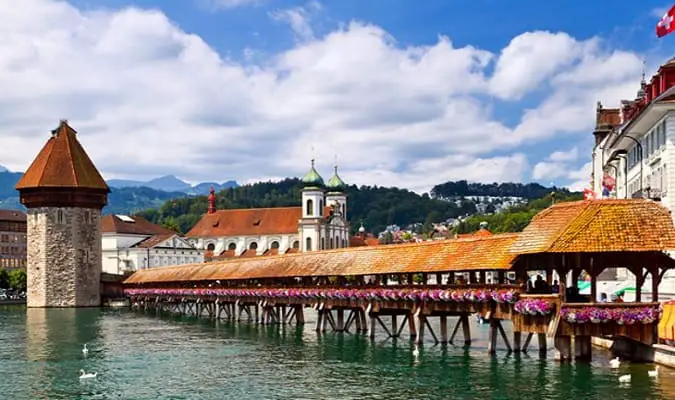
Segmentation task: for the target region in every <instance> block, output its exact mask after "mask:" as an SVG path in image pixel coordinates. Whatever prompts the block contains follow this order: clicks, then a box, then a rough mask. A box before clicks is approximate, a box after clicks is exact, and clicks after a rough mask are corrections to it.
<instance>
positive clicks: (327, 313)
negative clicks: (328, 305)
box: [321, 308, 333, 332]
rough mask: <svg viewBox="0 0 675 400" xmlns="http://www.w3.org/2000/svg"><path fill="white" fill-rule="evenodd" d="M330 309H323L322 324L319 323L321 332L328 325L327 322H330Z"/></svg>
mask: <svg viewBox="0 0 675 400" xmlns="http://www.w3.org/2000/svg"><path fill="white" fill-rule="evenodd" d="M331 314H332V313H331V311H330V310H327V309H325V308H324V309H323V324H322V325H321V332H326V328H327V327H328V323H329V322H331V321H330V320H331V319H332V317H333V315H331Z"/></svg>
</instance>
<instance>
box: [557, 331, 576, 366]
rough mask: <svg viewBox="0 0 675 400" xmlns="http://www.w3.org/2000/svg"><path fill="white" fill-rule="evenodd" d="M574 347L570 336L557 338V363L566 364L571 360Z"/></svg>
mask: <svg viewBox="0 0 675 400" xmlns="http://www.w3.org/2000/svg"><path fill="white" fill-rule="evenodd" d="M571 347H572V338H571V337H569V336H556V338H555V349H556V352H555V359H556V361H560V362H566V361H569V360H570V358H571V357H570V356H571Z"/></svg>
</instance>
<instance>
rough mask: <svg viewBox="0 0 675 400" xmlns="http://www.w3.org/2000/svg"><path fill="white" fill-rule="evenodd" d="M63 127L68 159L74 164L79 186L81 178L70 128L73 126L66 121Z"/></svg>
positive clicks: (76, 184) (74, 172)
mask: <svg viewBox="0 0 675 400" xmlns="http://www.w3.org/2000/svg"><path fill="white" fill-rule="evenodd" d="M61 128H62V129H63V132H62V133H60V134H64V135H66V137H65V139H66V148H67V149H68V160H70V161H71V163H72V165H73V167H72V168H70V169H71V170H72V172H73V181H74V182H75V186H79V185H80V180H79V179H78V178H79V176H78V175H77V171H75V170H76V169H77V168H76V167H75V159H74V158H73V144H72V139H73V137H72V136H73V135H72V134H71V133H70V130H69V129H73V128H71V127H70V126H68V123H67V122H65V121H64V122H63V123H62V125H61Z"/></svg>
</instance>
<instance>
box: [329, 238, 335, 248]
mask: <svg viewBox="0 0 675 400" xmlns="http://www.w3.org/2000/svg"><path fill="white" fill-rule="evenodd" d="M329 246H330V247H329V249H333V248H334V247H333V238H330V244H329Z"/></svg>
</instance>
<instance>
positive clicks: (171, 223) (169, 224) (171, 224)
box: [162, 217, 182, 235]
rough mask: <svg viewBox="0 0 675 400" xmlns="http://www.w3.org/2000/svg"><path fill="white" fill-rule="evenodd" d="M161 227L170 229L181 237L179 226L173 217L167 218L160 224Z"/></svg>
mask: <svg viewBox="0 0 675 400" xmlns="http://www.w3.org/2000/svg"><path fill="white" fill-rule="evenodd" d="M162 226H163V227H165V228H166V229H171V230H172V231H174V232H176V233H177V234H179V235H182V233H181V230H180V226H179V225H178V223H177V222H176V220H175V219H174V218H173V217H169V218H167V219H165V220H164V221H163V222H162Z"/></svg>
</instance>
